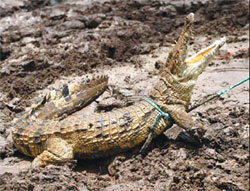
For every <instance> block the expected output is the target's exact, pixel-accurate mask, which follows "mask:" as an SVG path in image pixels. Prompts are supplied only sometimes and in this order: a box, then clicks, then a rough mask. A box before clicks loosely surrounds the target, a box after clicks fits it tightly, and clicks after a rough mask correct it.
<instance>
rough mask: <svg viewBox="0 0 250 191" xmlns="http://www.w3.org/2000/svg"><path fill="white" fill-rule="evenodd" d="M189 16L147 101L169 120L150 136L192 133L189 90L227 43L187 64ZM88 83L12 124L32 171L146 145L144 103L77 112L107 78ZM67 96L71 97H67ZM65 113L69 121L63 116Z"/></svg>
mask: <svg viewBox="0 0 250 191" xmlns="http://www.w3.org/2000/svg"><path fill="white" fill-rule="evenodd" d="M193 17H194V16H193V14H192V13H191V14H189V15H188V16H187V18H186V21H185V26H184V29H183V31H182V33H181V35H180V37H179V39H178V42H177V44H176V46H175V47H174V48H173V50H172V51H171V52H170V54H169V57H168V60H167V63H166V68H165V69H163V70H162V71H161V72H160V79H159V81H158V82H157V83H156V85H155V86H154V88H153V89H152V91H151V92H150V97H151V99H152V100H153V101H154V102H155V103H156V104H157V105H158V106H159V107H160V108H161V109H162V111H164V112H168V113H169V114H170V116H171V118H172V120H166V119H163V118H161V119H160V120H159V122H158V123H157V125H156V127H155V128H154V130H153V131H154V134H153V136H154V137H156V136H158V135H160V134H161V133H162V132H163V131H164V130H165V129H166V128H169V127H170V126H171V125H172V124H173V122H174V123H176V124H178V125H179V126H180V127H182V128H184V129H186V130H187V131H192V128H193V122H192V119H191V118H190V116H189V115H188V114H187V112H186V110H187V109H188V106H189V104H190V98H191V94H192V89H193V87H194V85H195V82H196V80H197V78H198V76H199V75H200V74H201V73H202V71H203V70H204V69H205V67H206V66H207V64H208V62H209V61H210V60H211V58H212V56H213V55H214V53H215V52H216V51H217V50H218V49H219V48H220V47H221V46H222V45H223V44H224V42H225V38H222V39H221V40H219V41H216V42H215V43H214V44H212V45H211V46H210V47H208V48H206V49H203V50H201V51H200V52H198V53H197V54H196V55H194V56H193V57H191V58H187V59H186V48H187V44H188V42H189V39H190V36H191V26H192V24H193V21H194V18H193ZM89 84H90V85H89V86H86V85H81V86H77V87H78V88H76V90H74V88H72V89H73V90H72V91H70V92H69V93H65V89H64V91H61V93H60V91H59V93H58V95H59V96H54V97H53V96H52V98H51V96H46V97H45V98H44V99H43V101H42V102H40V103H39V104H37V105H36V106H34V107H33V108H31V109H30V112H27V113H26V114H25V115H23V116H22V117H21V118H19V119H18V120H17V121H15V122H14V125H13V127H12V135H13V140H14V144H15V146H16V147H17V149H18V150H20V151H21V152H23V153H24V154H26V155H28V156H32V157H36V158H35V159H34V160H33V162H32V166H46V165H48V164H59V163H63V162H65V161H67V160H70V159H72V158H74V157H75V158H95V157H103V156H108V155H111V154H114V153H117V152H122V151H124V150H127V149H130V148H132V147H134V146H136V145H138V144H141V143H143V142H144V141H145V140H148V137H149V136H150V133H151V130H152V128H153V123H154V120H155V118H156V116H157V115H158V111H157V110H156V109H155V108H154V107H153V106H152V105H151V104H149V103H147V102H145V101H141V102H137V103H135V104H134V105H132V106H129V107H125V108H121V109H117V110H115V111H111V112H106V113H94V112H93V111H92V112H91V111H90V110H91V108H90V107H91V105H90V106H88V107H86V108H83V109H81V110H80V111H77V112H75V111H76V110H79V109H80V108H82V107H83V106H85V105H86V104H88V103H89V102H91V100H92V97H96V96H98V95H100V93H102V92H103V91H104V90H105V88H106V86H107V78H105V77H101V78H99V79H97V80H96V79H93V80H91V81H90V83H89ZM79 87H80V88H79ZM66 90H67V88H66ZM66 92H67V91H66ZM79 92H85V93H79ZM65 95H66V96H65ZM69 95H70V96H71V95H72V96H71V98H69ZM66 98H67V99H66ZM75 100H76V101H75ZM75 107H77V109H75ZM51 108H52V109H51ZM64 111H66V114H68V115H69V116H67V117H66V116H64ZM146 142H147V141H146Z"/></svg>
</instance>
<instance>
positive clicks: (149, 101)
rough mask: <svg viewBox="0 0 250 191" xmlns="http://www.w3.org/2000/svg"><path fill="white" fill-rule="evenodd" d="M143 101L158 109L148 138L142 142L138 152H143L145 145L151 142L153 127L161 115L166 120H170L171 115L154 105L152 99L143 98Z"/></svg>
mask: <svg viewBox="0 0 250 191" xmlns="http://www.w3.org/2000/svg"><path fill="white" fill-rule="evenodd" d="M145 101H146V102H147V103H149V104H151V105H152V106H153V107H154V108H155V109H156V110H157V111H159V114H158V115H157V117H156V118H155V120H154V124H153V128H152V129H150V133H149V135H148V138H147V139H146V141H145V143H144V144H143V146H142V148H141V150H140V152H141V153H143V152H144V151H145V150H146V149H147V147H148V146H149V144H150V143H151V141H152V139H153V137H154V131H155V128H156V126H157V124H158V122H159V120H160V119H161V118H162V117H163V118H164V119H166V120H170V119H171V117H170V115H169V114H168V113H165V112H163V111H162V110H161V109H160V108H159V107H158V105H156V104H155V103H154V102H153V101H151V100H150V99H145Z"/></svg>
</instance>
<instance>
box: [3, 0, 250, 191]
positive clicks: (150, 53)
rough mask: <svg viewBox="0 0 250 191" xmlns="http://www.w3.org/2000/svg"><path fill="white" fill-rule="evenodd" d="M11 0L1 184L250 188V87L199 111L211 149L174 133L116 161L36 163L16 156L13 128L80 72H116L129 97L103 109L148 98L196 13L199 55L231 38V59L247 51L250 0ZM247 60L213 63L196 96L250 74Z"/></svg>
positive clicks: (6, 24)
mask: <svg viewBox="0 0 250 191" xmlns="http://www.w3.org/2000/svg"><path fill="white" fill-rule="evenodd" d="M6 2H7V1H6ZM9 2H10V1H9ZM9 2H8V3H9ZM11 2H12V3H13V4H11V3H10V4H8V6H7V5H6V4H4V3H2V4H0V7H1V9H0V16H1V18H0V26H1V27H0V82H1V86H0V157H1V159H0V190H109V191H111V190H124V191H127V190H215V191H217V190H232V191H236V190H237V191H238V190H240V191H241V190H248V189H249V185H248V180H249V174H248V169H249V163H248V160H249V154H248V149H249V140H248V139H249V129H248V128H249V125H248V121H249V108H248V104H249V100H248V92H249V86H248V85H244V86H242V87H239V88H238V89H237V90H234V91H232V92H231V93H230V94H227V95H226V96H225V97H224V99H220V100H217V101H213V102H211V103H210V104H209V105H206V106H204V107H202V108H198V109H197V110H195V111H194V112H192V115H193V117H194V118H195V120H197V121H199V122H200V123H202V124H203V126H204V128H205V129H207V132H206V134H205V136H204V140H203V142H204V144H203V145H202V146H201V147H197V146H195V145H191V144H189V143H185V142H183V141H181V140H172V139H171V136H170V135H171V132H170V133H169V132H166V133H165V134H164V135H161V136H160V137H158V138H157V139H155V140H154V141H153V143H152V144H151V145H150V148H149V151H148V152H147V153H146V154H145V155H143V156H142V155H140V154H138V150H139V149H140V148H139V147H138V148H135V149H132V150H130V151H129V152H127V153H124V154H122V155H121V156H118V157H116V158H115V157H110V158H107V159H102V160H98V159H96V160H86V161H85V160H83V161H78V162H77V163H76V164H73V165H71V164H69V165H68V166H67V165H66V166H60V167H56V166H48V167H46V168H35V169H31V168H30V161H31V160H32V159H30V158H27V157H24V156H23V155H22V154H20V153H18V152H14V153H13V149H12V148H11V146H12V145H11V137H10V132H9V126H8V124H9V121H11V120H12V119H13V118H14V117H15V116H16V114H17V113H18V112H20V111H23V109H24V108H25V107H26V106H29V105H30V104H31V103H30V102H31V101H30V100H32V99H33V98H35V97H36V96H37V95H38V94H40V91H43V90H44V89H46V88H47V87H48V86H49V85H51V84H52V85H53V83H55V82H57V85H59V86H62V85H63V83H64V82H63V80H61V77H62V76H64V77H65V78H67V79H69V78H70V79H72V80H75V79H76V78H74V76H72V75H76V76H83V75H86V74H87V73H93V72H102V73H105V74H110V76H111V80H110V81H111V84H112V85H115V86H116V87H115V90H116V89H118V90H117V91H118V92H119V94H118V95H116V94H115V96H114V95H110V92H105V93H104V94H103V95H102V96H101V98H99V100H98V102H99V108H101V109H105V110H109V109H112V108H115V107H121V106H124V105H126V104H129V103H131V100H126V98H124V96H122V95H120V94H122V93H123V94H125V95H130V94H131V92H132V94H135V92H137V90H138V92H139V93H141V94H144V93H145V92H146V90H147V89H148V88H149V87H150V85H151V84H153V83H154V82H155V80H156V79H157V72H158V71H157V70H158V69H159V67H160V66H162V64H163V63H164V61H165V60H166V57H167V54H166V55H165V52H163V53H162V50H163V51H167V50H169V49H170V48H171V47H170V44H173V43H174V41H175V40H176V38H177V37H178V35H179V32H180V29H181V27H182V26H183V18H184V17H185V15H186V14H187V13H189V12H191V11H192V12H194V13H195V15H196V22H195V26H194V32H195V34H196V36H197V35H199V36H200V35H202V37H200V38H199V39H198V40H196V41H195V40H194V41H193V43H194V46H193V47H192V51H194V50H197V49H199V48H200V47H201V46H202V47H204V46H206V45H208V44H209V43H210V42H211V41H213V40H215V39H216V38H217V37H218V36H224V35H225V36H228V37H229V40H228V43H229V44H228V45H226V48H224V49H223V50H222V51H221V54H222V55H223V54H225V52H226V51H234V50H235V49H240V48H244V46H245V45H246V44H247V45H248V41H249V38H248V35H247V32H246V31H247V30H248V27H247V26H248V17H249V10H248V1H228V0H225V1H224V0H223V1H222V0H218V1H206V0H204V1H198V0H197V1H196V0H193V1H180V0H175V1H95V2H92V3H90V2H89V1H70V2H66V3H61V4H55V5H51V6H49V5H50V4H49V1H46V3H43V2H42V1H31V0H23V1H14V0H13V1H11ZM15 3H16V4H15ZM196 39H197V38H196ZM234 47H236V48H234ZM223 51H224V52H223ZM162 55H163V56H162ZM246 55H248V54H246ZM244 57H246V56H245V54H239V55H237V57H233V59H231V60H227V61H215V62H213V63H212V64H211V66H210V67H209V68H208V70H206V72H205V73H204V74H203V75H202V76H201V81H200V82H199V83H198V84H197V86H196V90H195V93H194V100H196V99H198V97H200V96H201V95H206V94H207V93H212V92H216V91H218V90H221V89H223V88H225V87H227V86H228V85H230V84H233V83H235V82H237V80H240V79H241V78H240V77H241V76H242V77H243V76H246V75H248V72H247V71H248V69H247V68H249V66H248V65H249V63H247V60H246V58H244ZM244 63H246V64H245V65H244ZM230 70H232V71H233V72H234V73H232V72H231V73H230ZM116 72H117V74H115V73H116ZM236 72H237V73H236ZM138 74H140V75H138ZM232 75H234V76H236V77H235V81H234V79H233V78H231V76H232ZM222 78H223V80H222ZM58 79H59V82H58V81H57V80H58ZM60 80H61V81H60ZM119 87H120V88H124V89H122V90H119ZM203 87H205V88H203ZM47 90H48V89H47ZM136 94H137V93H136ZM129 101H130V102H129ZM132 102H133V101H132ZM110 105H111V106H110ZM108 170H110V171H111V172H112V175H109V173H108Z"/></svg>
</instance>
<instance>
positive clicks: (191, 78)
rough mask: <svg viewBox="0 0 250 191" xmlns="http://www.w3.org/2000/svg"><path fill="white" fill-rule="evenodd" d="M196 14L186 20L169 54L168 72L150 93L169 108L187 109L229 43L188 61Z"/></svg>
mask: <svg viewBox="0 0 250 191" xmlns="http://www.w3.org/2000/svg"><path fill="white" fill-rule="evenodd" d="M193 22H194V14H193V13H190V14H189V15H188V16H187V17H186V20H185V24H184V28H183V30H182V32H181V35H180V37H179V39H178V41H177V43H176V45H175V46H174V48H173V49H172V50H171V52H170V53H169V56H168V59H167V63H166V68H164V69H163V70H162V71H161V78H160V80H159V81H158V83H157V84H156V85H155V86H154V88H153V90H152V91H151V92H150V96H151V97H153V99H154V100H157V101H160V102H161V103H167V104H181V105H184V107H185V108H186V109H187V108H188V105H189V103H190V99H191V95H192V90H193V87H194V85H195V83H196V81H197V79H198V77H199V75H200V74H201V73H202V72H203V71H204V69H205V68H206V66H207V65H208V64H209V62H210V61H211V60H212V58H213V56H214V54H215V53H216V52H217V50H218V49H219V48H220V47H221V46H222V45H223V44H224V43H225V41H226V38H225V37H223V38H221V39H219V40H217V41H215V42H214V43H213V44H211V45H210V46H208V47H206V48H204V49H202V50H200V51H199V52H198V53H196V54H194V55H193V56H191V57H189V58H187V57H186V56H187V45H188V43H189V39H190V38H191V34H192V31H191V28H192V25H193Z"/></svg>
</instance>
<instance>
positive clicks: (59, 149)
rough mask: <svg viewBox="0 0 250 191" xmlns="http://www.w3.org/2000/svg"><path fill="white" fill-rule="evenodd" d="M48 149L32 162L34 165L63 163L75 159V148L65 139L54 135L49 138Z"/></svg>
mask: <svg viewBox="0 0 250 191" xmlns="http://www.w3.org/2000/svg"><path fill="white" fill-rule="evenodd" d="M46 147H47V149H46V150H44V151H43V152H42V153H41V154H40V155H38V156H37V157H36V158H35V159H34V160H33V162H32V167H36V166H47V165H49V164H60V163H61V164H62V163H64V162H66V161H69V160H71V159H73V148H72V146H71V145H70V144H68V143H67V142H66V141H65V140H63V139H62V138H59V137H53V138H50V139H48V140H47V143H46Z"/></svg>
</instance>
